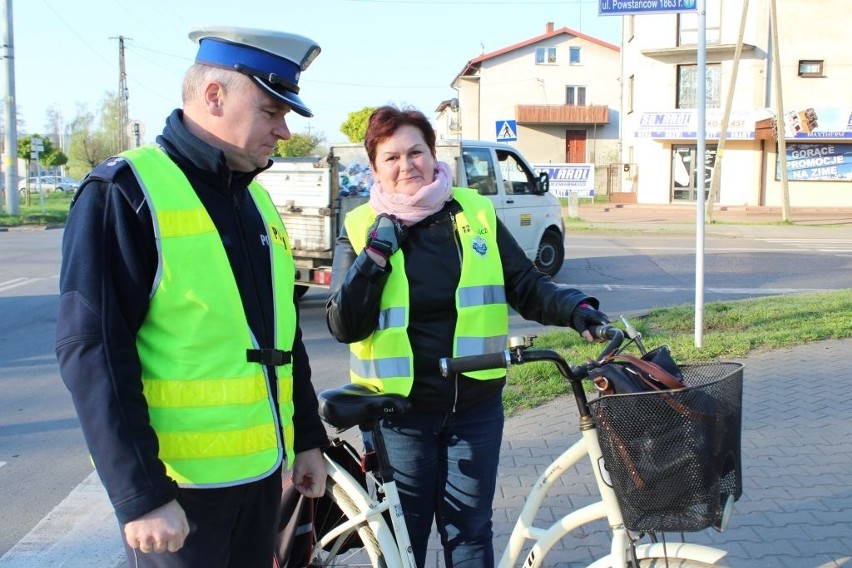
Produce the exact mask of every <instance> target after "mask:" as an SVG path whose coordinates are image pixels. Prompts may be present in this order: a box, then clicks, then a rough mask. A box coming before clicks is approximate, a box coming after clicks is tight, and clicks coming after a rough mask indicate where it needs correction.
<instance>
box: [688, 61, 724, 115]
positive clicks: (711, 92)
mask: <svg viewBox="0 0 852 568" xmlns="http://www.w3.org/2000/svg"><path fill="white" fill-rule="evenodd" d="M721 74H722V66H721V65H720V64H718V63H714V64H707V77H706V79H707V80H706V83H705V87H704V88H705V92H706V97H707V108H719V107H720V106H721V103H722V93H721V91H722V84H721V83H722V82H721ZM697 107H698V65H678V66H677V108H697Z"/></svg>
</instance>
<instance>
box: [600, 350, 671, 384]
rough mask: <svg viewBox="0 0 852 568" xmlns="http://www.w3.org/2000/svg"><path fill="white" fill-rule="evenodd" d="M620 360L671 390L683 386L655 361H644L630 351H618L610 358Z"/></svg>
mask: <svg viewBox="0 0 852 568" xmlns="http://www.w3.org/2000/svg"><path fill="white" fill-rule="evenodd" d="M618 359H620V360H622V361H624V362H626V363H630V364H631V365H633V366H635V367H636V368H638V369H640V370H641V371H644V372H646V373H647V374H648V376H649V377H651V378H652V379H654V380H655V381H657V382H658V383H660V384H661V385H663V386H664V387H666V388H667V389H671V390H678V389H682V388H683V387H684V384H683V383H682V382H681V381H679V380H678V379H677V378H675V377H674V376H673V375H672V374H671V373H669V372H668V371H666V370H665V369H663V368H662V367H660V366H659V365H657V364H656V363H652V362H651V361H645V360H644V359H640V358H639V357H636V356H635V355H631V354H630V353H619V354H618V355H614V356H613V357H612V359H611V360H618Z"/></svg>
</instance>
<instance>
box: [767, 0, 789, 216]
mask: <svg viewBox="0 0 852 568" xmlns="http://www.w3.org/2000/svg"><path fill="white" fill-rule="evenodd" d="M769 27H770V28H772V68H773V70H774V75H775V109H776V113H775V132H777V136H776V139H777V141H778V162H779V164H780V165H781V220H782V221H784V222H785V223H789V222H790V184H789V183H787V127H786V126H785V125H784V97H783V96H782V91H781V54H780V52H781V50H780V48H779V47H778V16H777V14H776V11H775V0H769Z"/></svg>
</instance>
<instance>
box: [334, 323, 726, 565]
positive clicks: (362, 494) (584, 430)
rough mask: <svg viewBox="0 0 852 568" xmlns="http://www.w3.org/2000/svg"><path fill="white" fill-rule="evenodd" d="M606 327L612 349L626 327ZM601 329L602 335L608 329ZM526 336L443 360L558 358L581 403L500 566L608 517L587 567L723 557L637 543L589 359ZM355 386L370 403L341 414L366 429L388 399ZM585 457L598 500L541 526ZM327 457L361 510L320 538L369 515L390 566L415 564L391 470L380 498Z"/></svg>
mask: <svg viewBox="0 0 852 568" xmlns="http://www.w3.org/2000/svg"><path fill="white" fill-rule="evenodd" d="M607 330H608V333H609V335H607V337H609V338H610V343H609V344H608V346H607V348H606V350H605V351H604V353H610V352H613V351H615V350H616V349H617V348H618V347H619V346H620V345H621V342H622V340H623V335H622V334H621V332H620V331H619V330H617V329H615V328H611V327H610V328H607ZM596 335H597V336H598V337H604V334H599V335H598V334H596ZM521 339H523V341H520V342H517V343H516V344H515V345H514V346H513V347H511V350H510V351H506V352H503V353H492V354H485V355H474V356H468V357H462V358H456V359H453V360H449V359H442V360H441V370H442V373H443V374H444V375H445V376H446V375H447V374H448V373H453V372H464V371H474V370H479V369H484V368H495V367H499V366H508V365H510V364H513V363H515V364H517V363H523V362H532V361H551V362H553V363H555V364H557V366H558V367H559V368H560V372H561V373H562V374H563V376H565V377H566V378H567V379H570V383H571V388H572V391H573V394H574V398H575V402H576V403H577V405H578V410H579V431H580V438H579V439H578V440H577V441H576V442H574V443H573V444H572V445H571V446H570V447H569V448H567V449H566V450H565V451H564V452H563V453H562V454H561V455H560V456H559V457H557V458H556V459H555V460H554V461H553V462H552V463H551V464H550V465H549V466H548V467H547V469H546V470H545V471H544V473H542V474H541V476H540V477H539V478H538V480H537V481H536V483H535V485H534V486H533V487H532V488H531V489H530V491H529V493H528V494H527V497H526V500H525V502H524V505H523V507H522V509H521V511H520V513H519V515H518V518H517V521H516V522H515V526H514V528H513V530H512V533H511V535H510V536H509V540H508V543H507V545H506V548H505V550H504V551H503V553H502V556H501V557H500V561H499V564H498V568H510V567H512V566H517V565H518V560H519V559H520V558H521V556H522V554H524V551H525V550H529V551H528V552H526V554H525V556H524V557H523V564H522V565H523V567H524V568H539V567H540V566H542V563H543V562H544V559H545V557H546V556H547V554H548V552H550V550H551V549H552V548H553V546H554V545H555V544H556V543H557V542H558V541H560V540H561V539H562V538H564V537H565V536H567V535H569V534H570V533H571V532H572V531H574V530H575V529H577V528H578V527H581V526H583V525H586V524H589V523H591V522H595V521H603V520H605V521H606V522H607V524H608V525H609V534H610V549H609V552H608V553H607V554H606V555H605V556H603V557H602V558H599V559H597V560H595V561H594V562H593V563H592V564H590V565H589V568H623V567H625V566H626V565H627V563H628V560H632V559H633V558H636V559H637V560H643V559H663V558H667V559H680V560H689V561H694V562H700V563H705V564H715V563H716V562H718V561H719V560H721V559H722V558H723V557H725V556H726V554H727V552H726V551H724V550H719V549H715V548H711V547H708V546H704V545H698V544H690V543H671V544H667V543H656V542H654V543H651V544H640V545H636V544H635V542H634V538H633V536H632V535H631V534H630V533H628V530H627V528H626V527H625V526H624V519H623V517H622V512H621V508H620V506H619V504H618V499H617V497H616V494H615V491H614V489H613V487H612V482H611V480H610V478H609V474H608V472H607V470H606V466H605V464H604V458H603V455H602V452H601V447H600V441H599V438H598V430H597V428H596V426H595V421H594V419H593V417H592V415H591V413H590V412H589V404H588V401H587V398H586V393H585V391H584V390H583V386H582V383H581V381H582V379H583V378H585V377H587V376H588V370H587V368H586V367H585V366H578V367H576V368H573V369H572V368H571V367H570V366H569V364H568V363H567V361H565V360H564V359H563V358H562V357H561V356H559V355H558V354H557V353H556V352H554V351H549V350H526V348H527V347H530V346H531V345H532V343H531V340H530V341H528V339H530V338H521ZM640 347H641V344H640ZM601 357H603V355H601ZM357 388H358V387H352V388H349V389H348V390H349V391H353V390H356V389H357ZM342 391H343V389H339V390H337V391H329V392H330V393H332V394H331V395H330V397H329V399H328V401H327V407H328V409H329V414H330V415H331V416H330V417H329V416H325V415H324V418H326V419H327V420H329V421H330V422H331V423H332V424H334V423H335V422H334V420H333V419H334V418H335V417H337V415H338V411H337V409H336V408H335V407H334V403H333V401H334V400H337V399H340V397H341V396H344V397H345V395H346V393H343V392H342ZM353 394H357V397H358V400H360V401H362V402H364V401H367V402H369V404H365V405H364V406H363V407H358V408H356V409H355V410H353V409H352V408H350V407H351V406H353V405H351V404H341V409H340V411H339V413H340V414H343V415H345V417H344V418H343V419H341V420H340V422H343V423H345V426H344V427H350V426H351V425H352V424H356V423H357V424H360V425H361V429H362V430H365V431H366V430H369V428H365V425H364V424H363V420H364V419H365V417H366V416H368V411H369V413H370V414H369V415H370V416H375V417H376V418H375V420H378V416H379V415H380V414H381V412H377V409H378V410H379V411H381V410H382V408H384V407H381V408H378V407H377V404H374V403H372V402H370V401H369V392H364V391H361V392H357V393H353ZM395 396H397V395H382V396H381V397H378V398H377V400H380V401H381V403H382V404H387V405H389V406H388V408H387V409H385V411H387V412H394V411H396V409H395V408H391V407H393V405H394V404H395V403H397V402H398V401H397V400H396V398H394V397H395ZM355 406H357V405H355ZM344 408H347V409H348V410H349V414H347V413H346V412H344V411H343V409H344ZM352 412H355V417H356V418H357V420H355V419H353V417H352V416H351V413H352ZM375 420H374V421H373V422H372V425H373V426H372V430H371V431H372V432H373V437H374V438H375V439H374V440H372V441H373V442H375V444H376V446H377V447H379V448H381V449H380V451H379V452H378V453H379V455H382V456H384V457H383V458H381V459H379V462H378V463H379V464H382V463H386V460H387V455H386V453H385V452H384V449H383V439H382V436H381V430H380V428H379V427H378V426H377V424H378V422H377V421H375ZM341 431H342V430H341ZM371 443H372V442H371ZM585 458H588V463H589V464H590V465H591V468H592V471H593V473H594V476H595V483H596V486H597V490H598V495H599V496H600V500H598V501H595V502H593V503H591V504H589V505H586V506H583V507H580V508H578V509H575V510H573V511H571V512H569V513H568V514H566V515H565V516H563V517H562V518H560V519H558V520H556V521H555V522H553V523H551V524H550V525H548V526H536V525H535V519H536V516H537V515H538V512H539V510H540V509H541V506H542V504H543V503H544V501H545V499H546V498H547V496H548V494H549V492H550V490H551V488H552V487H553V485H554V484H555V483H556V482H557V480H558V479H560V478H561V477H562V476H564V475H565V474H566V473H567V472H568V471H569V470H571V468H573V467H574V466H575V465H577V464H579V463H580V462H581V461H584V459H585ZM326 459H327V460H328V473H329V476H330V477H331V478H332V479H333V480H334V481H335V482H336V483H337V484H339V485H340V488H341V490H343V491H345V492H346V493H347V494H348V496H349V497H350V498H351V499H352V500H353V502H354V503H355V505H356V507H357V509H358V511H359V512H358V514H357V515H355V516H354V517H352V518H351V519H349V521H348V522H345V523H343V524H342V525H341V526H339V527H338V528H337V529H336V530H334V531H332V532H330V533H329V534H327V535H325V536H324V537H323V539H322V541H321V542H322V543H323V544H328V543H331V542H333V540H334V538H335V537H337V536H340V535H341V534H344V533H346V532H347V531H349V532H351V531H352V530H355V529H356V528H357V525H359V524H361V523H364V522H367V523H368V525H369V527H370V529H371V530H372V532H373V535H374V536H375V538H376V541H377V542H378V545H379V548H380V549H381V552H382V554H383V556H384V560H385V563H386V565H387V566H388V568H414V566H415V564H414V557H413V553H412V551H411V546H410V539H409V537H408V532H407V530H406V528H405V520H404V517H403V513H402V507H401V505H400V502H399V494H398V492H397V488H396V483H395V482H394V481H393V479H392V470H389V471H388V472H386V474H382V475H379V476H378V477H377V479H376V481H377V482H381V481H384V480H388V481H384V483H379V486H378V490H377V492H376V493H377V496H378V498H377V499H374V498H373V497H371V496H370V495H369V494H368V492H367V491H365V490H364V488H363V487H362V486H361V485H360V484H359V483H358V482H357V481H356V480H355V479H354V478H353V477H352V476H351V475H349V473H348V472H347V471H345V470H344V468H342V467H340V466H338V465H337V464H336V463H335V462H334V461H333V460H331V458H330V457H329V456H326ZM381 496H383V498H382V497H381ZM384 513H388V514H389V515H390V517H391V520H392V524H393V527H394V528H393V530H391V528H390V527H388V524H387V522H386V521H385V518H384V516H383V514H384ZM527 541H532V545H531V546H530V545H529V543H528V542H527Z"/></svg>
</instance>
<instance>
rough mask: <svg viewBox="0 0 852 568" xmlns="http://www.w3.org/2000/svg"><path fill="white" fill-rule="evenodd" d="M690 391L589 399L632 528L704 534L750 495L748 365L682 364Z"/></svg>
mask: <svg viewBox="0 0 852 568" xmlns="http://www.w3.org/2000/svg"><path fill="white" fill-rule="evenodd" d="M681 370H682V371H683V381H684V383H685V384H686V385H687V388H684V389H680V390H676V391H653V392H643V393H636V394H621V395H618V394H616V395H610V396H601V397H598V398H597V399H595V400H592V401H591V402H589V409H590V410H591V412H592V415H593V417H594V419H595V423H596V424H597V428H598V435H599V438H600V445H601V451H602V453H603V456H604V460H605V463H606V469H607V471H608V472H609V475H610V477H611V479H612V485H613V488H614V489H615V493H616V496H617V497H618V502H619V505H620V506H621V512H622V515H623V517H624V525H625V526H626V527H627V528H628V529H631V530H635V531H677V532H683V531H698V530H701V529H705V528H707V527H710V526H713V525H717V524H719V523H720V522H721V518H722V513H723V510H724V505H725V503H726V502H727V500H728V496H732V497H733V498H734V500H737V499H739V498H740V496H741V495H742V472H741V461H740V437H741V431H742V384H743V383H742V381H743V365H742V364H741V363H734V362H719V363H702V364H694V365H682V366H681Z"/></svg>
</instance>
